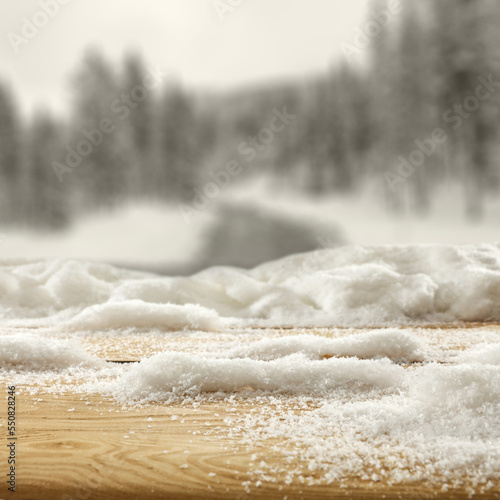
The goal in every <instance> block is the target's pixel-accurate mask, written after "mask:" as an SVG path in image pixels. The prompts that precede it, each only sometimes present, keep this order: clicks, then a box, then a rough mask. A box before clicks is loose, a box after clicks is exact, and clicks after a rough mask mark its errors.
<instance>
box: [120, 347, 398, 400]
mask: <svg viewBox="0 0 500 500" xmlns="http://www.w3.org/2000/svg"><path fill="white" fill-rule="evenodd" d="M368 364H369V365H368ZM403 372H404V369H403V368H401V367H399V366H397V365H394V364H392V363H391V362H390V361H389V360H376V361H374V360H372V361H363V360H359V359H336V358H331V359H328V360H315V361H313V360H310V359H308V358H307V357H306V356H304V355H302V354H291V355H289V356H285V357H282V358H279V359H274V360H271V361H263V360H255V359H248V358H240V359H231V358H214V357H206V356H199V355H194V354H187V353H180V352H166V353H161V354H157V355H155V356H153V357H151V358H149V359H147V360H145V361H142V362H141V363H139V364H138V365H137V366H135V367H133V368H132V369H131V370H130V371H129V372H128V373H127V374H126V375H125V376H123V377H122V379H120V380H119V381H118V382H117V384H116V386H114V391H113V392H114V393H115V394H116V395H118V396H122V397H124V398H125V400H130V399H133V400H141V401H159V400H169V399H171V398H175V397H176V396H185V395H187V396H197V395H199V394H201V393H204V392H219V391H222V392H234V391H239V390H242V389H243V390H244V389H248V390H256V391H265V392H273V393H279V394H308V395H324V394H326V393H329V392H332V391H334V390H339V389H345V390H350V391H353V390H355V389H356V388H359V389H370V388H373V387H376V388H390V387H394V386H395V385H397V384H398V383H400V381H401V379H402V377H403Z"/></svg>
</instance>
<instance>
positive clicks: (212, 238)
mask: <svg viewBox="0 0 500 500" xmlns="http://www.w3.org/2000/svg"><path fill="white" fill-rule="evenodd" d="M463 205H464V204H463V196H462V192H461V191H460V190H458V189H453V188H451V187H450V188H449V189H448V190H444V191H442V192H441V193H440V194H439V196H438V197H436V200H435V202H434V206H433V211H432V212H431V214H430V215H428V216H426V217H419V216H416V215H415V214H402V213H398V214H390V213H388V212H387V210H386V209H385V207H384V206H383V204H382V203H381V201H380V197H379V195H378V193H377V190H376V189H375V188H373V187H372V188H366V189H365V190H363V192H362V193H359V194H357V195H355V196H354V195H351V196H342V195H331V196H328V197H325V198H319V199H318V198H314V197H306V196H304V195H303V194H301V193H299V192H292V191H289V190H288V191H287V190H280V189H277V188H276V186H274V185H273V184H272V183H270V182H269V180H267V179H261V180H260V181H254V182H253V183H248V182H247V183H245V185H244V186H238V185H235V186H234V187H232V188H231V189H230V190H227V191H225V192H224V191H223V192H222V193H221V194H220V195H219V197H218V198H216V199H214V200H213V201H212V203H211V204H210V205H209V207H208V208H207V209H206V210H204V211H200V212H199V215H198V216H194V217H191V218H190V220H189V223H187V222H186V220H185V219H184V217H183V216H182V213H181V212H180V210H179V208H178V207H177V206H170V205H165V204H159V203H146V202H143V203H140V204H134V205H128V206H126V207H122V208H120V209H117V210H116V211H115V212H111V213H110V212H102V213H98V214H94V215H89V216H87V217H85V218H83V219H80V220H79V221H77V222H76V223H75V225H74V226H73V227H72V228H71V229H70V230H68V231H67V232H62V233H52V234H43V233H33V232H27V231H21V232H19V231H12V230H8V229H3V230H2V229H0V232H2V234H0V257H3V258H12V257H16V258H17V257H26V258H76V259H86V260H94V261H97V262H108V263H113V264H119V265H125V266H127V267H132V268H138V269H146V270H154V271H158V272H163V273H165V274H191V273H192V272H193V271H196V270H199V269H201V268H202V267H203V266H208V265H211V264H221V263H224V259H225V261H226V262H225V263H230V264H238V265H242V266H246V265H254V264H257V263H261V262H265V261H267V260H269V259H270V258H278V257H281V256H282V254H279V252H283V251H284V250H285V249H286V246H287V245H288V246H289V248H288V253H294V252H298V251H306V250H314V249H315V248H321V247H324V246H330V245H331V244H332V243H334V242H335V243H338V242H345V243H353V244H361V245H367V244H416V243H441V244H477V243H485V242H496V241H500V225H499V222H498V221H500V199H499V200H489V201H488V202H487V209H486V214H485V217H484V219H483V220H482V221H480V222H471V221H467V220H466V219H465V218H464V206H463ZM232 208H233V210H232ZM243 211H246V213H247V216H246V218H243V217H242V216H241V214H242V212H243ZM238 214H239V217H238ZM252 214H253V219H252ZM266 214H270V215H269V217H266ZM267 219H271V222H272V223H270V222H269V221H267V222H268V223H267V224H265V223H266V220H267ZM240 221H241V223H240ZM236 226H241V227H239V230H238V231H237V230H236V229H237V228H236ZM290 227H292V228H293V229H294V232H293V234H292V238H291V239H290V240H287V239H286V237H285V231H286V230H289V229H290ZM259 228H260V229H259ZM300 228H302V232H303V233H304V237H303V239H302V240H303V241H300V242H297V234H299V232H300ZM224 243H226V244H224ZM248 254H251V256H252V259H249V258H248ZM245 256H246V257H245Z"/></svg>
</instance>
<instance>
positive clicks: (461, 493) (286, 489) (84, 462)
mask: <svg viewBox="0 0 500 500" xmlns="http://www.w3.org/2000/svg"><path fill="white" fill-rule="evenodd" d="M478 327H479V326H478V325H468V326H467V327H465V328H464V327H462V328H461V329H456V328H444V329H439V330H433V331H431V329H420V330H418V332H417V334H420V335H424V336H426V337H428V338H431V339H434V340H433V341H434V342H435V343H436V344H439V345H441V346H444V347H446V348H449V349H460V348H463V347H464V345H465V344H467V338H470V339H471V343H474V342H475V340H474V339H475V336H474V335H473V334H474V331H476V330H477V328H478ZM480 327H481V328H482V329H483V330H484V329H485V328H486V329H487V330H488V331H489V332H491V335H492V336H494V337H495V338H496V340H497V341H500V327H498V326H496V325H486V326H485V325H480ZM311 332H312V333H314V332H319V333H321V334H322V335H324V334H325V330H320V331H318V330H308V333H311ZM329 332H330V334H331V335H332V336H343V335H351V334H352V333H356V332H358V330H353V329H332V330H329ZM295 333H304V330H301V331H295V330H287V331H284V332H283V335H285V334H287V335H293V334H295ZM80 338H81V341H82V343H83V345H84V346H85V347H86V348H88V349H89V350H91V351H93V352H94V353H97V354H99V356H101V357H103V358H104V359H107V360H114V361H134V360H138V359H140V358H143V357H146V356H148V355H151V354H153V353H155V352H159V351H161V350H162V349H164V348H165V347H166V346H168V348H172V346H174V348H175V346H176V345H177V346H178V348H181V347H182V345H183V343H185V342H188V337H183V336H177V337H175V338H174V339H172V338H169V337H167V336H166V337H165V339H161V338H160V339H159V338H158V337H149V338H148V337H147V336H146V337H144V336H141V335H137V336H129V337H127V338H124V337H121V336H113V335H110V336H107V337H95V335H92V334H87V335H83V336H80ZM457 339H458V340H457ZM0 380H1V382H2V384H3V385H4V386H5V385H7V383H8V377H0ZM29 389H30V388H26V387H25V388H19V390H21V392H20V393H19V395H18V398H17V429H18V430H17V436H18V441H17V458H18V468H17V491H16V493H15V494H13V493H11V492H8V491H7V489H6V487H4V486H2V488H1V489H0V499H3V498H5V499H7V498H13V499H14V498H15V499H23V500H25V499H36V500H41V499H50V500H56V499H61V500H63V499H70V498H72V499H80V500H86V499H103V500H104V499H112V500H114V499H150V498H162V499H163V498H164V499H190V498H192V499H195V498H196V499H198V498H200V499H204V498H206V499H219V498H227V499H246V498H273V499H274V498H276V499H285V498H287V499H298V498H304V499H315V498H318V499H319V498H325V499H326V498H328V499H336V498H356V499H365V498H366V499H368V498H386V499H391V498H404V499H417V498H418V499H420V498H442V499H459V498H460V499H462V498H463V499H465V498H469V496H468V494H467V492H466V491H465V489H464V490H450V491H448V492H446V493H441V492H436V491H434V490H433V488H432V487H431V486H428V485H426V484H407V485H397V486H388V485H387V484H384V482H378V483H371V482H363V481H361V480H359V479H358V478H355V477H353V478H350V479H349V480H348V481H347V482H346V485H347V488H346V487H345V485H344V487H340V485H336V484H333V485H315V486H306V485H304V484H300V483H299V482H295V481H294V482H292V483H291V484H288V485H287V484H286V482H285V481H284V480H283V478H284V477H285V472H286V471H284V472H283V473H282V474H278V475H277V482H276V483H272V484H271V483H263V484H262V485H260V486H259V487H258V488H255V487H252V488H251V489H250V490H248V485H246V482H247V481H249V479H250V475H249V471H250V469H251V467H252V466H253V465H252V456H251V453H249V452H248V451H247V450H246V448H245V446H240V444H239V443H237V442H236V443H235V441H234V440H232V439H229V438H224V437H223V436H219V437H218V438H217V439H215V438H214V437H213V435H208V436H207V435H205V434H204V432H202V431H203V430H204V429H209V428H213V427H223V426H224V425H225V423H224V418H225V417H226V416H227V414H228V412H231V414H232V415H234V414H235V412H236V413H238V412H240V413H241V414H242V415H243V414H245V413H246V412H248V411H249V405H250V404H251V403H245V402H241V403H236V404H233V405H231V408H228V407H226V406H225V405H224V404H223V403H221V402H212V403H206V404H201V405H200V406H199V407H197V408H194V407H190V406H182V405H172V404H170V405H168V404H165V405H158V404H156V405H151V406H142V407H138V408H130V407H126V408H125V407H122V406H121V405H118V404H117V403H116V402H115V401H113V400H111V399H109V398H102V397H100V396H90V397H89V396H85V395H82V393H80V392H78V390H74V391H72V390H71V388H69V389H68V390H67V391H66V392H65V393H64V394H62V395H61V394H53V393H51V392H50V388H49V387H44V386H43V384H42V385H40V386H39V387H37V388H36V390H34V391H33V393H32V394H30V390H29ZM0 412H1V415H2V416H3V415H6V399H5V397H2V398H1V409H0ZM2 429H4V430H5V423H3V424H2ZM3 434H4V435H5V432H3ZM269 445H270V446H269V452H268V455H267V462H268V463H271V464H272V463H276V464H278V465H280V466H281V467H284V468H286V465H285V463H284V462H283V461H282V460H281V458H282V457H280V456H279V453H276V452H275V451H273V450H272V449H271V445H272V443H269ZM1 449H2V452H1V454H0V463H1V464H2V468H1V469H0V470H2V471H4V470H5V468H6V465H5V464H6V457H5V450H6V447H5V446H4V445H2V447H1ZM2 477H5V476H4V475H3V474H2ZM2 483H3V481H2ZM476 498H484V499H493V498H500V485H499V487H498V488H495V489H494V490H490V491H489V492H488V493H487V494H484V495H481V496H477V497H476Z"/></svg>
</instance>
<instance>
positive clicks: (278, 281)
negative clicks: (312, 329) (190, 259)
mask: <svg viewBox="0 0 500 500" xmlns="http://www.w3.org/2000/svg"><path fill="white" fill-rule="evenodd" d="M0 318H1V319H2V320H3V321H6V322H9V323H10V324H17V325H19V324H22V325H29V324H36V325H37V326H40V325H47V324H48V325H53V324H57V325H61V324H62V325H66V326H75V327H81V328H90V329H92V328H110V327H121V326H123V325H127V326H137V327H141V328H143V327H161V328H164V329H169V328H170V329H180V328H183V327H185V328H190V329H202V330H209V331H210V330H217V329H220V328H224V327H232V326H234V327H245V326H270V327H272V326H377V325H379V326H388V325H391V324H399V325H400V324H411V323H413V324H415V323H420V322H434V323H439V322H457V321H500V245H498V244H491V245H479V246H439V245H424V246H368V247H361V246H346V247H339V248H335V249H325V250H317V251H314V252H310V253H305V254H298V255H293V256H290V257H286V258H284V259H281V260H278V261H273V262H269V263H267V264H263V265H261V266H259V267H257V268H255V269H252V270H244V269H239V268H233V267H214V268H210V269H207V270H205V271H202V272H200V273H198V274H195V275H193V276H190V277H159V276H155V275H152V274H146V273H139V272H132V271H125V270H121V269H117V268H114V267H112V266H108V265H104V264H95V263H87V262H80V261H72V260H70V261H66V260H52V261H26V260H24V261H23V260H17V261H6V262H0Z"/></svg>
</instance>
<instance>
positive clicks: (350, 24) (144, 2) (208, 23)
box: [0, 0, 367, 112]
mask: <svg viewBox="0 0 500 500" xmlns="http://www.w3.org/2000/svg"><path fill="white" fill-rule="evenodd" d="M59 1H61V2H63V1H64V2H67V5H64V6H60V7H59V12H58V13H57V14H56V15H55V16H54V17H53V18H51V19H50V20H49V21H48V23H47V25H46V26H45V27H43V28H40V29H39V31H38V33H37V34H36V35H35V36H33V37H32V38H31V39H30V40H29V41H28V43H26V44H24V43H20V44H18V45H17V48H18V53H17V54H16V53H15V51H14V49H13V46H12V41H11V40H10V39H9V36H10V38H11V39H12V34H15V35H20V36H22V27H23V24H24V21H23V18H24V17H27V18H28V19H29V20H33V18H34V17H35V19H36V20H38V21H39V22H43V15H41V16H39V17H36V16H37V13H39V12H40V11H41V7H40V4H41V3H43V2H47V3H53V2H58V5H59ZM231 3H234V4H237V3H238V0H16V1H9V2H5V5H2V15H1V17H0V33H1V38H0V78H1V79H2V80H4V81H5V80H6V81H7V82H9V83H10V84H11V86H12V87H13V88H14V90H15V93H16V95H17V98H18V100H19V103H20V104H21V105H22V106H23V109H24V110H30V109H32V108H33V106H37V105H40V104H46V105H48V106H49V107H50V108H52V109H54V110H56V111H61V112H63V111H64V109H65V107H66V104H65V103H66V102H67V100H68V98H69V96H70V94H69V83H68V81H69V77H70V75H71V74H72V72H74V70H75V67H76V65H77V63H78V62H79V61H80V60H81V57H82V53H83V51H84V49H85V48H86V47H88V46H97V47H100V48H102V49H103V50H104V52H105V54H106V55H107V56H108V57H109V58H111V60H113V61H117V62H118V61H120V60H121V58H122V56H123V54H124V52H125V51H127V50H128V49H140V50H141V51H142V53H143V54H144V56H145V58H146V60H147V62H148V63H150V64H152V65H159V66H161V68H162V69H163V70H165V71H166V72H169V73H171V74H175V75H176V77H177V78H178V79H180V80H181V81H182V82H183V83H184V84H186V85H188V86H191V87H195V86H196V87H209V88H220V89H225V88H231V87H235V86H238V85H242V84H244V85H247V84H252V83H260V82H264V83H265V82H266V81H269V80H273V79H277V78H279V79H282V78H287V77H293V76H300V75H304V74H307V73H311V72H320V71H324V70H325V69H326V68H327V67H328V66H329V65H330V64H331V63H332V61H334V60H335V59H338V58H340V57H343V56H342V52H341V48H340V47H341V44H342V43H343V42H346V43H352V40H353V38H354V34H355V31H354V30H355V29H356V28H357V27H359V26H360V25H361V24H362V22H363V10H364V9H365V8H366V3H367V2H366V0H242V1H241V3H240V5H239V6H237V7H234V8H232V9H233V10H232V11H229V10H228V11H225V12H222V10H220V11H219V12H218V11H217V9H216V5H219V7H220V8H221V9H222V6H223V5H224V4H225V5H230V4H231ZM221 15H223V19H221V17H220V16H221ZM17 40H19V39H17Z"/></svg>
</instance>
